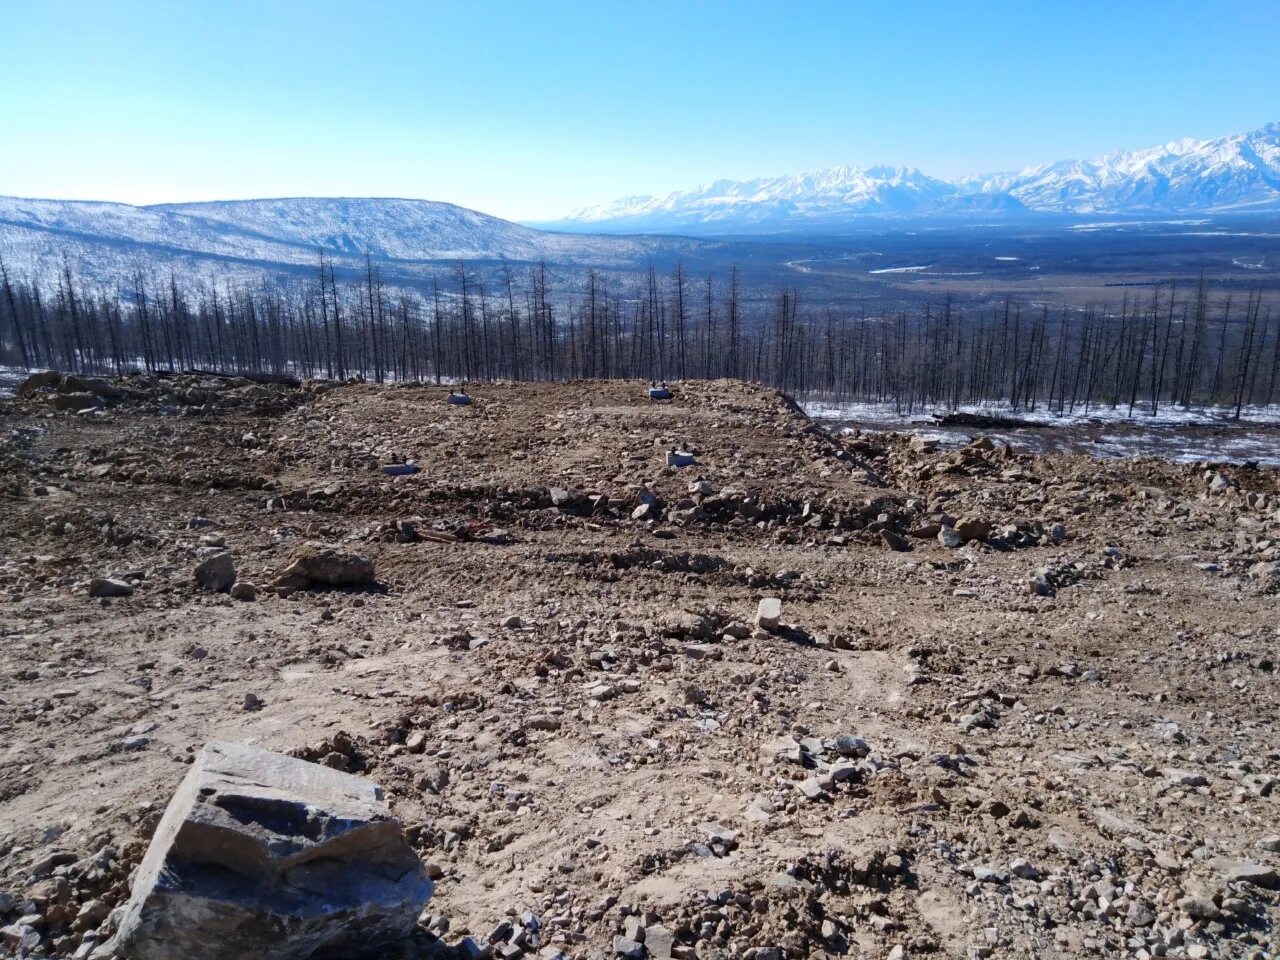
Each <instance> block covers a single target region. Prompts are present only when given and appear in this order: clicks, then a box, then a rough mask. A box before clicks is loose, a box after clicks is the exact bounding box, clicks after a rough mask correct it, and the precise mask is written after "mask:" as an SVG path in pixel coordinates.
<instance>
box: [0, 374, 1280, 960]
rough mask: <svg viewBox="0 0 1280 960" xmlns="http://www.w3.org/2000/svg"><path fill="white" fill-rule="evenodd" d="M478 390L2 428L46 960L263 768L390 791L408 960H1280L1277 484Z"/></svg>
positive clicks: (3, 851) (313, 398)
mask: <svg viewBox="0 0 1280 960" xmlns="http://www.w3.org/2000/svg"><path fill="white" fill-rule="evenodd" d="M446 394H447V391H445V390H442V389H438V388H433V387H375V386H372V385H361V384H350V385H336V386H335V385H333V384H318V383H308V384H304V385H303V386H302V387H301V388H290V387H287V386H276V385H260V384H250V383H246V382H243V381H237V380H232V379H213V378H207V377H206V378H192V377H188V378H168V379H164V380H150V379H147V378H142V377H136V378H131V379H129V380H124V381H112V382H110V383H108V382H106V381H93V380H77V379H76V378H68V379H67V380H64V381H61V382H60V383H50V384H48V385H46V386H45V387H43V388H41V389H39V390H35V391H31V392H29V393H28V395H27V396H22V395H20V396H19V397H17V398H16V399H12V400H9V401H3V402H0V731H2V733H0V891H3V892H0V926H2V927H3V934H2V936H3V939H0V953H3V951H5V950H8V951H10V952H11V953H14V954H21V953H23V952H26V953H28V954H29V955H32V956H46V955H47V956H73V955H77V956H87V955H89V954H90V953H91V952H93V951H94V950H95V948H96V946H97V945H98V944H99V943H101V942H102V941H103V940H105V939H106V938H107V936H108V935H109V933H110V931H111V926H112V923H113V922H114V917H115V914H113V910H115V908H117V907H118V906H119V905H120V904H121V903H122V902H123V901H124V899H125V898H126V897H127V895H128V877H129V874H130V871H131V870H132V868H133V867H134V866H135V865H136V863H137V862H138V860H139V859H140V857H141V854H142V852H143V851H144V850H145V846H146V841H147V837H148V836H149V830H150V829H152V828H154V825H155V822H156V820H157V819H158V816H159V813H160V811H161V810H162V809H163V807H164V805H165V803H166V801H167V800H168V797H169V795H170V793H171V791H172V790H173V788H174V787H175V786H176V785H177V783H178V782H179V780H180V779H181V778H182V776H183V774H184V773H185V771H186V769H187V767H186V764H188V763H190V762H191V760H192V757H193V755H194V753H195V752H196V751H198V749H199V748H200V746H201V745H202V744H203V743H204V742H206V741H207V740H210V739H233V740H242V741H246V742H250V743H254V744H256V745H259V746H262V747H266V748H269V749H274V750H283V751H291V752H294V753H295V754H297V755H300V756H304V757H307V758H309V759H315V760H319V761H322V762H326V763H330V764H332V765H335V766H339V767H342V768H344V769H348V770H351V771H353V772H358V773H361V774H363V775H366V776H368V777H370V778H372V779H373V780H375V781H377V782H378V783H380V784H382V785H383V786H384V787H385V789H386V793H387V796H388V799H389V801H390V803H391V804H392V806H393V808H394V810H395V811H396V813H397V815H398V816H399V817H400V818H401V819H402V821H403V822H404V824H405V825H406V828H407V831H408V833H409V836H410V838H411V840H412V842H413V843H414V845H415V846H416V847H417V848H418V849H419V850H420V852H421V854H422V856H423V858H424V859H425V860H426V861H428V863H429V865H430V869H431V871H432V873H433V874H434V875H436V876H437V877H438V881H437V892H436V896H435V897H434V898H433V900H432V901H431V903H430V904H429V906H428V912H427V914H425V915H424V916H423V918H422V923H421V930H420V933H419V935H418V936H417V937H416V938H415V939H414V940H413V941H412V942H411V943H406V944H404V945H403V946H402V947H400V948H397V949H396V950H395V951H392V952H390V953H389V954H388V956H397V957H399V956H408V957H418V956H423V957H425V956H448V957H454V956H457V957H459V958H465V960H475V958H477V957H480V956H482V955H487V954H488V953H490V952H492V953H493V954H494V955H495V956H498V957H500V958H503V960H515V958H518V957H520V956H523V955H529V956H532V955H537V956H539V957H541V958H543V960H552V958H555V957H557V956H559V955H561V954H563V955H564V956H566V957H584V958H585V957H623V958H626V960H639V958H642V957H644V956H652V957H658V958H666V957H676V958H681V960H687V958H697V960H720V958H739V957H741V958H748V960H779V958H783V957H785V958H802V957H820V956H824V955H830V956H859V957H876V958H879V957H893V958H895V960H897V958H904V957H915V956H933V957H988V956H990V957H1006V956H1018V957H1022V956H1029V957H1030V956H1039V957H1058V956H1062V957H1077V956H1079V957H1083V956H1098V955H1106V956H1133V957H1152V956H1171V957H1183V956H1185V957H1211V956H1212V957H1256V958H1262V957H1272V956H1275V955H1277V952H1278V950H1280V947H1278V946H1277V944H1278V942H1280V941H1278V940H1277V937H1276V934H1275V932H1274V930H1273V924H1274V922H1275V920H1276V918H1277V915H1278V914H1280V892H1278V889H1277V888H1280V876H1278V874H1280V836H1277V834H1280V817H1278V816H1277V813H1278V800H1280V790H1278V789H1277V787H1280V776H1278V775H1280V739H1278V738H1277V733H1276V702H1277V701H1276V694H1277V680H1276V673H1275V660H1276V656H1277V653H1278V650H1277V640H1278V639H1280V616H1278V612H1280V602H1278V599H1277V597H1278V594H1280V567H1278V566H1277V559H1278V557H1280V547H1278V545H1280V483H1278V482H1277V474H1276V473H1275V472H1274V471H1267V470H1245V469H1238V468H1223V469H1220V470H1219V469H1213V468H1212V467H1209V466H1207V465H1205V464H1198V465H1197V464H1172V463H1167V462H1164V461H1160V460H1155V459H1140V460H1139V459H1133V460H1125V459H1118V460H1107V461H1095V460H1091V459H1090V458H1088V457H1085V456H1072V455H1055V456H1031V455H1027V454H1022V453H1019V452H1018V451H1016V450H1014V449H1010V448H1008V447H1005V446H1003V445H1000V444H996V443H991V442H989V441H983V440H981V439H979V440H977V441H975V442H974V443H971V444H969V445H967V446H965V447H964V448H962V449H960V450H958V451H957V450H934V449H931V445H930V444H929V443H927V442H925V441H924V440H922V439H920V438H915V439H913V438H912V437H911V436H910V435H909V434H880V433H877V434H875V435H864V436H857V435H840V434H836V433H831V432H829V431H827V430H825V429H823V428H822V427H820V426H819V425H817V424H815V423H813V422H811V421H808V420H807V419H805V418H804V417H803V415H802V414H801V413H799V411H798V410H797V409H796V408H795V407H794V405H793V404H791V403H790V402H789V401H787V400H786V399H785V398H783V397H781V396H780V395H778V394H777V393H776V392H773V391H768V390H764V389H761V388H757V387H753V386H749V385H744V384H740V383H736V382H729V381H717V382H712V383H698V384H689V385H681V386H679V387H677V388H676V396H675V399H674V400H672V401H671V402H668V403H652V402H650V401H649V400H648V398H647V393H646V391H645V390H644V389H643V385H641V384H637V383H620V382H610V383H600V382H582V383H567V384H556V385H528V384H526V385H497V386H491V387H482V388H478V389H477V390H476V391H475V392H474V394H473V397H472V399H473V402H472V403H471V404H470V405H466V406H462V405H450V404H447V403H446V402H445V397H446ZM85 407H88V408H89V410H88V411H85V410H84V408H85ZM673 449H679V450H682V451H685V452H688V453H692V454H693V456H694V459H695V463H694V464H693V465H692V466H688V467H684V468H679V469H678V468H675V467H668V466H666V458H667V454H668V452H669V451H671V450H673ZM388 466H391V467H400V468H402V469H397V470H392V471H390V472H387V471H385V470H384V468H385V467H388ZM414 467H416V468H418V469H417V470H416V471H415V470H414V469H413V468H414ZM321 547H337V548H340V549H342V550H344V551H350V552H355V553H358V554H360V555H362V556H364V557H367V558H368V559H369V560H371V561H372V563H373V565H374V569H375V578H376V583H374V584H373V585H368V586H360V587H346V588H335V589H324V588H322V587H320V586H319V585H315V584H310V585H308V584H307V583H306V582H305V581H303V582H299V581H298V580H297V579H296V578H290V577H288V576H285V575H284V571H285V568H286V567H288V566H289V564H290V562H291V561H292V560H294V559H296V558H297V557H298V556H302V555H306V554H307V553H308V551H312V552H314V551H316V550H318V549H320V548H321ZM223 552H227V553H229V554H230V561H231V566H232V567H233V571H232V573H231V574H230V576H229V577H228V576H227V575H226V574H227V571H226V563H227V561H226V560H225V559H221V560H216V561H213V562H212V563H211V564H210V563H208V561H209V558H211V557H216V556H218V555H219V554H221V553H223ZM202 563H206V564H207V565H206V566H205V567H204V568H203V569H204V570H205V574H204V575H202V582H203V583H204V587H202V586H200V585H198V584H197V581H196V576H195V570H196V568H197V566H198V565H200V564H202ZM232 583H234V584H235V586H234V587H233V588H232V589H231V591H230V592H223V590H225V589H226V588H228V587H231V584H232ZM207 587H213V588H214V589H206V588H207ZM219 587H221V588H222V589H221V590H220V589H217V588H219ZM112 593H116V594H121V595H117V596H104V595H103V594H112ZM95 594H96V595H95ZM767 598H776V599H778V600H780V601H781V605H780V606H781V611H780V617H779V619H778V621H777V622H776V623H775V622H774V621H772V620H770V619H768V618H767V617H766V618H764V619H762V620H760V622H757V619H758V618H757V613H758V611H759V608H760V601H761V600H762V599H767ZM761 612H765V613H767V612H768V611H761ZM98 952H99V954H101V953H102V951H101V950H99V951H98Z"/></svg>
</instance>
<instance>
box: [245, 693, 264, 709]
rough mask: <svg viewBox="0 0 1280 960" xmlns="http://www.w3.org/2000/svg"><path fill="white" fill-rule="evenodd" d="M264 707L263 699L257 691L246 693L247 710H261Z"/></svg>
mask: <svg viewBox="0 0 1280 960" xmlns="http://www.w3.org/2000/svg"><path fill="white" fill-rule="evenodd" d="M262 707H263V703H262V699H261V698H260V697H259V696H258V695H257V694H256V693H246V694H245V695H244V709H245V710H261V709H262Z"/></svg>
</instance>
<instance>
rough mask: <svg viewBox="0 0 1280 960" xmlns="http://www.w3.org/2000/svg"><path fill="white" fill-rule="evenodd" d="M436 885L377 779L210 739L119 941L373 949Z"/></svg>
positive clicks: (194, 956) (160, 830)
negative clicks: (375, 781)
mask: <svg viewBox="0 0 1280 960" xmlns="http://www.w3.org/2000/svg"><path fill="white" fill-rule="evenodd" d="M431 892H432V884H431V881H430V880H429V879H428V878H427V874H426V870H425V868H424V867H423V864H422V861H421V860H419V859H418V856H417V855H416V854H415V853H414V851H413V849H412V848H411V847H410V846H409V844H408V842H407V841H406V840H405V837H404V834H403V832H402V831H401V828H400V824H399V823H398V822H397V821H396V820H395V819H394V818H393V817H392V816H391V814H390V813H389V812H388V810H387V807H386V805H385V804H384V803H383V800H382V790H381V788H380V787H378V786H377V785H375V784H373V783H371V782H369V781H368V780H364V779H361V778H360V777H354V776H351V775H350V774H346V773H342V772H340V771H337V770H333V769H331V768H329V767H326V766H321V765H319V764H315V763H308V762H306V761H304V760H298V759H295V758H293V757H287V756H284V755H283V754H279V753H271V752H269V751H266V750H260V749H258V748H256V747H250V746H246V745H244V744H238V743H223V742H215V743H210V744H208V745H207V746H206V747H205V748H204V750H203V751H202V752H201V754H200V756H199V758H198V759H197V761H196V763H195V766H194V767H193V768H192V770H191V772H190V773H189V774H188V775H187V778H186V779H185V780H183V782H182V785H181V786H180V787H179V788H178V791H177V793H175V794H174V796H173V799H172V800H171V801H170V802H169V807H168V809H167V810H166V811H165V814H164V817H163V819H161V821H160V825H159V826H158V827H157V828H156V833H155V836H154V838H153V839H152V841H151V846H150V848H149V849H148V850H147V854H146V857H145V858H144V859H143V861H142V864H141V866H140V867H139V868H138V872H137V875H136V877H135V879H134V882H133V893H132V896H131V897H130V899H129V904H128V906H127V908H126V910H125V913H124V915H123V917H122V919H121V921H120V926H119V930H118V933H117V935H116V939H115V942H114V944H113V950H114V952H115V953H116V955H117V956H121V957H128V958H130V960H179V958H181V960H241V958H247V957H253V958H255V960H303V958H305V957H310V956H313V955H315V954H317V953H322V954H324V955H341V956H343V957H357V956H366V955H368V954H370V953H371V952H376V951H377V949H378V948H379V947H382V946H385V945H386V944H388V943H390V942H393V941H396V940H399V939H402V938H403V937H405V936H407V935H408V934H409V933H410V931H411V930H412V929H413V927H414V924H415V922H416V921H417V919H418V916H419V914H420V913H421V912H422V908H423V907H424V906H425V904H426V902H427V900H428V898H429V897H430V896H431Z"/></svg>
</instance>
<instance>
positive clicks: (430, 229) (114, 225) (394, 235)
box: [0, 197, 707, 286]
mask: <svg viewBox="0 0 1280 960" xmlns="http://www.w3.org/2000/svg"><path fill="white" fill-rule="evenodd" d="M706 246H707V244H706V243H705V242H701V241H697V240H688V239H684V238H660V237H620V236H591V235H582V234H563V233H552V232H547V231H542V230H534V229H532V228H530V227H525V226H521V225H519V224H515V223H511V222H509V221H506V220H501V219H499V218H497V217H491V216H488V215H486V214H482V213H477V212H476V211H474V210H466V209H464V208H462V207H457V206H454V205H453V204H449V203H437V202H434V201H428V200H381V199H343V198H315V199H310V198H300V199H280V200H243V201H218V202H212V203H188V204H165V205H160V206H153V207H135V206H130V205H128V204H122V203H100V202H92V201H63V200H31V199H23V198H18V197H0V256H3V257H4V259H5V262H6V263H7V264H8V265H9V266H10V269H12V270H14V271H17V272H19V273H21V274H26V275H49V273H50V271H51V269H54V268H55V267H56V264H57V263H58V262H60V260H61V256H62V254H63V253H64V252H65V253H66V254H67V255H68V257H70V258H71V261H72V264H73V267H74V268H75V270H76V272H77V273H78V274H79V275H81V276H82V277H83V278H85V279H88V280H90V281H92V282H95V283H98V284H100V285H104V286H111V285H113V284H115V283H118V282H119V279H120V278H121V277H122V276H126V275H127V273H128V272H129V271H131V270H132V269H133V268H134V267H135V266H140V265H144V266H147V267H150V268H153V267H156V266H161V267H165V268H166V269H167V266H168V265H170V264H176V263H181V264H182V266H183V269H184V270H185V271H188V272H194V273H196V274H198V275H200V276H209V277H213V276H219V275H227V274H228V272H230V273H235V274H237V275H241V274H243V275H254V274H258V275H260V274H262V273H264V272H266V273H276V274H280V273H289V274H295V275H303V274H305V272H306V271H309V270H314V269H315V265H316V261H317V257H318V252H319V251H321V250H323V251H324V252H325V253H326V254H327V255H329V256H330V257H331V258H333V259H334V260H335V262H336V263H337V264H338V265H339V266H340V267H343V266H346V267H348V268H351V269H358V268H359V267H360V266H362V264H363V259H364V255H365V253H366V252H368V253H369V254H370V255H372V256H373V258H374V259H375V260H376V261H378V262H379V263H384V264H387V265H388V268H394V269H396V270H398V271H400V272H401V273H402V274H403V275H405V276H406V277H411V276H412V275H415V274H417V275H420V276H426V275H427V273H429V271H430V269H431V268H432V266H433V265H437V264H439V263H440V262H441V261H444V262H452V261H457V260H470V261H478V260H499V259H502V258H506V259H507V260H510V261H512V262H513V263H520V262H531V261H539V260H546V261H547V262H548V263H551V264H559V265H565V266H587V265H590V266H596V267H601V268H604V269H609V268H629V267H635V266H637V265H639V264H642V263H643V262H644V261H645V260H646V259H648V258H650V257H660V256H663V255H669V254H674V255H680V254H684V253H692V252H696V251H697V250H698V249H700V248H704V247H706ZM51 264H52V265H53V266H51Z"/></svg>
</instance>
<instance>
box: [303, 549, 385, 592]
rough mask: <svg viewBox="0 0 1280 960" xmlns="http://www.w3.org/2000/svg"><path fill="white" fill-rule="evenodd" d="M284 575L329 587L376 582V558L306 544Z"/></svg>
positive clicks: (356, 585) (355, 585) (353, 585)
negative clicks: (374, 568) (374, 567)
mask: <svg viewBox="0 0 1280 960" xmlns="http://www.w3.org/2000/svg"><path fill="white" fill-rule="evenodd" d="M281 576H282V579H297V578H301V579H303V580H306V581H308V582H310V583H322V584H325V585H327V586H330V587H358V586H362V585H364V584H371V583H373V582H374V580H373V561H372V560H370V559H369V558H368V557H364V556H361V555H360V554H358V553H352V552H351V551H349V550H339V549H337V548H335V547H321V546H307V547H304V548H302V549H301V550H300V551H298V553H296V554H295V555H294V558H293V562H292V563H290V564H289V566H287V567H285V569H284V571H283V573H282V575H281Z"/></svg>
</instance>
